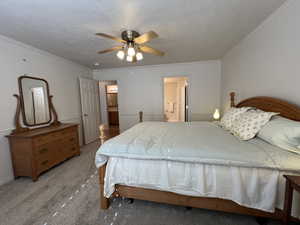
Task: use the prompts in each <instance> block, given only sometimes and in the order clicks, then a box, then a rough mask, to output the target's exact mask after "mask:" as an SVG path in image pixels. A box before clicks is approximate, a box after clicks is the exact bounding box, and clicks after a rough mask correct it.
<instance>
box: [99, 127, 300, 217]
mask: <svg viewBox="0 0 300 225" xmlns="http://www.w3.org/2000/svg"><path fill="white" fill-rule="evenodd" d="M107 157H109V161H108V165H107V170H106V177H105V189H104V192H105V195H106V196H107V197H109V196H110V195H111V194H112V192H113V191H114V185H115V184H125V185H129V186H140V187H147V188H153V189H159V190H165V191H172V192H175V193H179V194H186V195H192V196H206V197H219V198H225V199H230V200H233V201H235V202H237V203H239V204H241V205H243V206H247V207H252V208H256V209H262V210H265V211H269V212H272V211H274V209H275V207H279V208H282V199H283V198H282V197H283V189H284V185H283V179H282V178H281V174H282V173H283V171H284V172H290V173H297V172H298V171H300V165H299V162H300V156H299V155H296V154H293V153H290V152H287V151H284V150H282V149H280V148H277V147H275V146H272V145H270V144H268V143H266V142H264V141H262V140H260V139H253V140H251V141H248V142H245V141H240V140H238V139H237V138H236V137H234V136H232V135H231V134H230V133H229V132H227V131H225V130H223V129H222V128H220V127H218V126H217V125H216V124H214V123H208V122H192V123H160V122H146V123H141V124H138V125H136V126H134V127H133V128H131V129H129V130H127V131H126V132H124V133H123V134H121V135H119V136H118V137H115V138H113V139H111V140H109V141H107V142H106V143H105V144H104V145H103V146H101V148H100V149H99V151H98V152H97V154H96V165H97V167H99V166H101V165H102V164H103V163H105V162H106V159H107ZM294 208H295V207H294ZM295 209H296V210H297V207H296V208H295ZM295 209H294V211H295ZM293 214H295V213H293ZM296 214H297V215H298V213H296Z"/></svg>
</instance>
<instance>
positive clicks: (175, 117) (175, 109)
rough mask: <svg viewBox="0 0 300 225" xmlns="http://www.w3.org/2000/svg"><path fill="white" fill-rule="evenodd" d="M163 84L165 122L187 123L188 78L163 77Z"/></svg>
mask: <svg viewBox="0 0 300 225" xmlns="http://www.w3.org/2000/svg"><path fill="white" fill-rule="evenodd" d="M163 84H164V92H163V93H164V119H165V121H167V122H186V121H188V117H189V115H188V78H187V77H164V78H163Z"/></svg>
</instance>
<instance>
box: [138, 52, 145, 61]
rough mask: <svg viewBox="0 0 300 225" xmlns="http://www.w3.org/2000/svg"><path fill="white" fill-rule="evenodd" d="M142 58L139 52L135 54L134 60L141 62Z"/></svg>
mask: <svg viewBox="0 0 300 225" xmlns="http://www.w3.org/2000/svg"><path fill="white" fill-rule="evenodd" d="M143 58H144V56H143V54H142V53H141V52H138V53H136V59H137V60H138V61H140V60H142V59H143Z"/></svg>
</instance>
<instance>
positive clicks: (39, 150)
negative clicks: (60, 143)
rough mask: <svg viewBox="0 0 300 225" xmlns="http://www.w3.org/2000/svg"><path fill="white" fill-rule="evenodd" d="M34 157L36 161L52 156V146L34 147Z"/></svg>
mask: <svg viewBox="0 0 300 225" xmlns="http://www.w3.org/2000/svg"><path fill="white" fill-rule="evenodd" d="M34 151H35V156H36V158H37V159H40V158H47V157H50V156H51V155H53V153H54V146H53V144H45V145H40V146H37V147H35V149H34Z"/></svg>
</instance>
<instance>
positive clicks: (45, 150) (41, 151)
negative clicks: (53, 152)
mask: <svg viewBox="0 0 300 225" xmlns="http://www.w3.org/2000/svg"><path fill="white" fill-rule="evenodd" d="M39 152H40V154H43V153H45V152H48V149H47V148H42V149H40V151H39Z"/></svg>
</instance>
